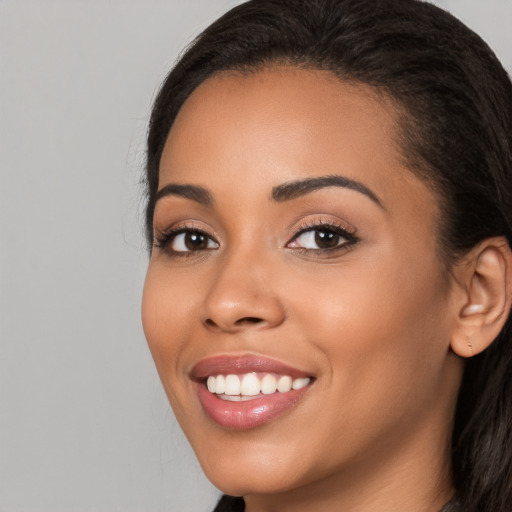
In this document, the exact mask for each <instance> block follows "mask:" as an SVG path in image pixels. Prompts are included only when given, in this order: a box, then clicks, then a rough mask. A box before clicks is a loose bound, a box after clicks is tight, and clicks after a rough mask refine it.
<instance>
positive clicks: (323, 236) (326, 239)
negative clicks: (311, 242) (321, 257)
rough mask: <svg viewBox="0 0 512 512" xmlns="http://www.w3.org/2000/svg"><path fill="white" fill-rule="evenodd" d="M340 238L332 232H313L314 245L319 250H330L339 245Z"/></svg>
mask: <svg viewBox="0 0 512 512" xmlns="http://www.w3.org/2000/svg"><path fill="white" fill-rule="evenodd" d="M340 239H341V236H340V235H338V234H337V233H333V232H332V231H315V243H316V245H317V246H318V248H319V249H332V248H334V247H336V246H337V245H338V244H339V243H340Z"/></svg>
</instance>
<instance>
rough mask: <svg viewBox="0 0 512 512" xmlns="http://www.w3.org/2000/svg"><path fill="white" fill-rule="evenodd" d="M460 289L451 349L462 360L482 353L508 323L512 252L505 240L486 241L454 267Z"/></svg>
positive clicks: (511, 290) (510, 299)
mask: <svg viewBox="0 0 512 512" xmlns="http://www.w3.org/2000/svg"><path fill="white" fill-rule="evenodd" d="M455 274H456V277H457V281H458V283H459V284H460V285H461V287H460V291H461V293H460V295H458V297H459V299H457V300H458V302H459V306H458V317H457V319H456V327H455V329H454V331H453V332H452V338H451V348H452V350H453V351H454V352H455V353H456V354H458V355H459V356H461V357H471V356H474V355H476V354H478V353H480V352H482V351H483V350H485V349H486V348H487V347H488V346H489V345H490V344H491V343H492V342H493V341H494V339H495V338H496V337H497V336H498V334H499V333H500V331H501V330H502V328H503V326H504V324H505V322H506V321H507V318H508V315H509V313H510V306H511V302H512V252H511V250H510V247H509V245H508V243H507V241H506V239H505V238H504V237H495V238H489V239H486V240H484V241H483V242H481V243H480V244H478V245H477V246H476V247H474V248H473V249H472V250H471V251H470V252H469V253H468V254H467V255H466V256H465V257H464V258H462V260H461V261H460V262H459V263H458V264H457V265H456V269H455Z"/></svg>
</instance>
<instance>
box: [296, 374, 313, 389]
mask: <svg viewBox="0 0 512 512" xmlns="http://www.w3.org/2000/svg"><path fill="white" fill-rule="evenodd" d="M310 380H311V379H310V378H309V377H304V378H302V379H295V380H294V381H293V383H292V389H302V388H305V387H306V386H307V385H308V384H309V381H310Z"/></svg>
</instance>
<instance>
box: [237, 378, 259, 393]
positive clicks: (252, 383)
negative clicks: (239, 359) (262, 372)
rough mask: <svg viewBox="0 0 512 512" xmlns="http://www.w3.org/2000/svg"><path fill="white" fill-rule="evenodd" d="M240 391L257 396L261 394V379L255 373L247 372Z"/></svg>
mask: <svg viewBox="0 0 512 512" xmlns="http://www.w3.org/2000/svg"><path fill="white" fill-rule="evenodd" d="M240 393H241V394H242V395H245V396H255V395H259V394H260V379H258V377H256V375H255V374H254V373H247V374H246V375H244V376H243V379H242V383H241V384H240Z"/></svg>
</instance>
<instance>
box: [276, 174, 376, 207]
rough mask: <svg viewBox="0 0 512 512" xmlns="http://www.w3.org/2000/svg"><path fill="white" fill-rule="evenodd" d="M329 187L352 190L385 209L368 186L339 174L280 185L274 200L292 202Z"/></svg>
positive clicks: (277, 187)
mask: <svg viewBox="0 0 512 512" xmlns="http://www.w3.org/2000/svg"><path fill="white" fill-rule="evenodd" d="M327 187H342V188H348V189H350V190H355V191H356V192H360V193H361V194H364V195H365V196H367V197H369V198H370V199H371V200H372V201H373V202H374V203H376V204H377V205H378V206H380V207H381V208H382V209H384V206H383V205H382V202H381V200H380V199H379V197H378V196H377V194H375V192H373V191H372V190H370V189H369V188H368V187H367V186H366V185H363V184H362V183H361V182H359V181H356V180H353V179H350V178H347V177H345V176H339V175H337V174H333V175H329V176H319V177H318V178H306V179H303V180H295V181H289V182H287V183H283V184H282V185H278V186H276V187H274V188H273V189H272V199H273V200H274V201H277V202H279V203H280V202H283V201H290V200H292V199H296V198H297V197H302V196H304V195H306V194H309V193H311V192H314V191H315V190H320V189H322V188H327Z"/></svg>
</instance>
